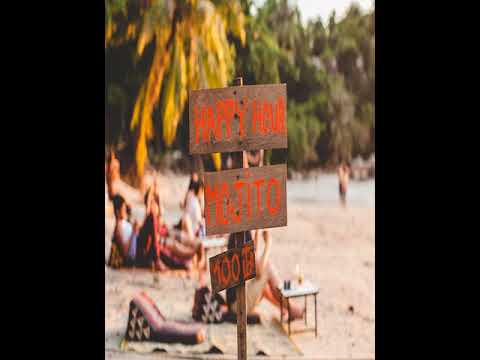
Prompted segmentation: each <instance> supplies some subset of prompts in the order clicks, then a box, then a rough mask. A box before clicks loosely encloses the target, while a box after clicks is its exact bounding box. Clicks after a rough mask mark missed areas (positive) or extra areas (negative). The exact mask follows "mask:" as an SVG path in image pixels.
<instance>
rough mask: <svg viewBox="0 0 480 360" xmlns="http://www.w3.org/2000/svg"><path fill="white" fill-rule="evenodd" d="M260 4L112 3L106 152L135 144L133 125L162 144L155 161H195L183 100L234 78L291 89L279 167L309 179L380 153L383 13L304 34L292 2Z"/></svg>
mask: <svg viewBox="0 0 480 360" xmlns="http://www.w3.org/2000/svg"><path fill="white" fill-rule="evenodd" d="M140 3H142V4H144V3H145V4H149V5H148V6H138V5H139V4H140ZM261 3H262V5H261V6H259V7H258V8H256V9H255V11H253V7H254V4H258V2H254V1H252V0H239V1H222V0H210V1H207V0H201V1H200V0H182V1H180V0H177V1H174V0H168V1H167V0H165V1H158V0H157V1H147V2H137V1H129V0H106V15H105V30H106V40H105V41H106V53H105V56H106V59H108V61H107V60H106V92H107V94H106V100H105V101H106V110H105V113H106V115H105V121H106V128H108V129H109V131H108V134H109V135H108V136H107V137H106V141H107V142H108V144H113V145H116V144H119V143H121V142H122V141H124V139H135V136H134V135H132V134H129V124H130V121H131V119H132V118H133V119H137V120H136V121H137V123H139V124H143V125H141V126H140V129H143V130H144V132H145V134H146V135H148V136H146V135H145V136H144V139H147V140H148V139H150V137H153V138H154V139H155V140H156V142H155V144H156V145H155V146H154V147H151V146H150V147H149V150H148V156H149V157H150V158H152V157H153V156H154V155H155V154H156V153H159V152H164V151H165V150H166V149H167V148H168V146H171V148H173V149H175V148H176V149H180V150H181V151H182V152H184V153H187V152H188V146H187V144H188V142H187V141H186V139H179V136H182V137H186V136H187V134H188V131H187V129H188V127H187V124H186V122H187V121H188V114H186V113H185V111H183V109H184V107H185V106H184V105H185V102H186V92H185V90H186V89H190V88H195V87H202V88H208V87H216V86H225V84H226V83H229V82H230V79H231V78H232V77H233V76H234V75H235V76H242V77H243V79H244V84H245V85H250V84H266V83H286V84H287V92H288V109H287V111H288V120H287V123H288V135H289V147H288V150H287V151H273V152H270V151H269V152H267V158H270V157H271V160H272V162H279V161H286V160H288V163H289V166H291V167H292V168H295V169H299V170H301V169H304V168H307V167H311V166H318V165H325V164H327V163H332V164H334V163H336V162H338V161H340V160H341V159H346V160H349V159H351V158H352V157H355V156H357V155H368V154H369V153H370V152H373V151H375V138H374V135H375V11H374V10H373V11H372V12H371V13H367V14H362V13H361V11H360V10H359V9H358V7H357V6H355V5H352V6H351V8H350V9H349V10H348V11H347V13H346V15H345V16H344V17H343V18H342V19H340V20H336V18H335V15H334V14H332V15H331V16H330V18H329V19H328V21H327V22H325V23H322V21H321V20H320V19H315V20H312V21H309V22H308V23H307V24H302V23H301V21H300V13H299V10H298V8H297V7H296V6H295V5H294V3H292V2H291V1H289V0H265V1H262V2H261ZM173 9H177V10H176V11H177V13H178V14H180V15H181V16H180V17H179V18H178V19H177V18H175V19H177V20H174V16H173V11H174V10H173ZM212 14H215V15H212ZM208 16H216V19H219V20H218V22H217V23H215V22H213V20H214V19H215V18H214V17H211V18H208ZM208 19H211V20H209V21H210V22H208V21H207V20H208ZM220 19H221V21H220ZM238 19H240V21H237V20H238ZM175 21H176V22H175ZM172 24H173V25H175V26H174V27H172ZM212 24H217V25H215V26H217V27H218V29H220V30H219V31H212V29H213V28H212ZM173 28H174V29H175V32H174V33H173V35H172V37H171V38H172V40H169V36H168V35H169V34H171V33H172V30H171V29H173ZM167 57H168V59H167V60H168V61H164V62H163V60H162V59H166V58H167ZM146 79H147V80H146ZM163 80H164V81H163ZM148 81H150V83H151V84H153V85H151V88H150V89H151V90H150V93H151V96H152V97H151V99H150V100H149V101H148V102H145V101H146V100H145V101H144V98H145V95H146V93H144V90H143V88H142V86H147V85H148ZM146 84H147V85H146ZM152 89H153V90H154V91H153V90H152ZM145 99H147V100H148V99H149V98H148V97H147V98H145ZM135 105H137V106H135ZM146 105H148V106H147V108H148V109H147V111H145V107H146ZM157 105H158V106H157ZM134 108H137V117H135V112H134ZM140 114H143V115H141V116H140ZM165 119H167V121H165ZM150 122H153V126H151V125H150ZM142 126H143V127H142ZM177 128H178V129H179V130H178V131H177ZM150 135H151V136H150ZM133 149H135V147H133ZM132 151H135V150H132ZM136 151H137V157H138V148H137V150H136ZM133 157H135V155H134V156H133Z"/></svg>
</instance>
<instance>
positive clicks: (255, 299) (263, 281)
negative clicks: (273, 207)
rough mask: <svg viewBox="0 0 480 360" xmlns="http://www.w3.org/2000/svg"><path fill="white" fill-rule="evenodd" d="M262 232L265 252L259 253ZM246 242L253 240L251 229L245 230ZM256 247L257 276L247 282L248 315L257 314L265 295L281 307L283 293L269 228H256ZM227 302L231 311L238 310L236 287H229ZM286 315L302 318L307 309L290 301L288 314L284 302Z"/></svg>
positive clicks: (230, 242)
mask: <svg viewBox="0 0 480 360" xmlns="http://www.w3.org/2000/svg"><path fill="white" fill-rule="evenodd" d="M260 233H262V237H263V241H264V243H265V246H264V250H263V253H262V254H261V255H260V253H259V250H258V249H259V238H260ZM245 240H246V241H245V242H248V241H252V235H251V232H250V231H246V232H245ZM253 241H254V249H255V260H256V277H255V278H253V279H250V280H248V281H247V282H246V303H247V304H246V305H247V315H250V314H255V312H256V311H255V308H256V306H257V305H258V304H259V303H260V301H261V300H262V299H263V298H264V297H265V299H267V300H268V301H270V302H271V303H272V304H273V305H275V306H276V307H278V308H280V307H281V301H282V298H281V295H280V291H279V289H278V287H279V286H280V278H279V277H278V275H277V271H276V269H275V267H274V266H273V264H272V263H271V261H270V259H269V257H270V250H271V243H272V238H271V235H270V232H269V231H268V230H263V231H260V230H256V231H255V237H254V240H253ZM228 242H229V248H230V247H231V245H233V242H234V237H233V234H231V235H230V237H229V240H228ZM227 303H228V305H229V311H231V312H234V313H236V312H237V302H236V294H235V288H230V289H227ZM283 308H284V311H285V314H284V315H285V316H286V315H289V317H290V319H292V320H293V319H301V318H302V317H303V315H304V312H305V309H304V308H303V307H300V306H298V305H296V304H294V303H292V302H290V314H288V307H287V305H286V303H284V307H283Z"/></svg>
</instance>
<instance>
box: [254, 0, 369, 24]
mask: <svg viewBox="0 0 480 360" xmlns="http://www.w3.org/2000/svg"><path fill="white" fill-rule="evenodd" d="M290 1H291V2H293V3H295V2H296V3H297V5H298V7H299V9H300V15H301V17H302V22H303V23H307V21H308V20H310V19H314V18H316V17H318V16H320V17H321V18H322V23H325V22H326V21H328V18H329V17H330V14H331V13H332V11H333V10H335V14H336V19H337V20H339V19H341V18H342V17H343V15H345V13H346V10H347V9H348V8H349V6H350V4H351V3H352V2H356V3H357V4H358V5H360V9H362V10H363V11H367V10H370V9H372V8H373V2H374V0H290ZM256 2H257V3H258V4H261V3H263V1H262V0H257V1H256Z"/></svg>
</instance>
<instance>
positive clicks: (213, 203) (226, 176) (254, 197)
mask: <svg viewBox="0 0 480 360" xmlns="http://www.w3.org/2000/svg"><path fill="white" fill-rule="evenodd" d="M286 190H287V166H286V165H285V164H281V165H272V166H262V167H253V168H246V169H244V168H240V169H234V170H225V171H221V172H207V173H205V191H204V200H205V223H206V233H207V235H216V234H227V233H234V232H240V231H245V230H252V229H265V228H272V227H279V226H285V225H287V196H286V195H287V194H286Z"/></svg>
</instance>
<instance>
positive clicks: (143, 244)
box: [137, 186, 205, 271]
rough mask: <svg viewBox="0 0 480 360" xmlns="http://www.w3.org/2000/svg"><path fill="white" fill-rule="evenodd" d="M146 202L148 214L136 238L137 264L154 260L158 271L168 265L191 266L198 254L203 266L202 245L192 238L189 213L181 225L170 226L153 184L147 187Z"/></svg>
mask: <svg viewBox="0 0 480 360" xmlns="http://www.w3.org/2000/svg"><path fill="white" fill-rule="evenodd" d="M145 206H146V208H147V210H146V214H147V215H146V219H145V222H144V225H143V226H142V229H141V231H140V234H141V235H140V236H139V239H140V240H139V242H138V245H139V251H138V253H139V256H138V258H137V260H138V263H139V265H140V266H150V265H152V264H153V265H154V267H155V269H156V270H160V271H164V270H167V269H168V268H172V269H187V270H191V269H192V260H193V257H194V256H195V255H198V259H199V262H200V263H201V264H202V266H201V268H203V267H204V265H203V262H205V260H204V256H203V253H204V250H203V246H202V244H201V243H200V242H198V241H195V235H194V232H193V230H192V226H191V223H190V219H189V217H185V218H183V219H182V221H181V222H182V225H183V228H181V229H172V230H169V229H168V227H167V225H166V224H165V222H164V219H163V215H164V210H163V207H162V206H161V205H160V198H159V195H158V193H157V192H156V188H155V186H154V187H153V188H149V189H148V190H147V193H146V194H145ZM202 261H203V262H202Z"/></svg>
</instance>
